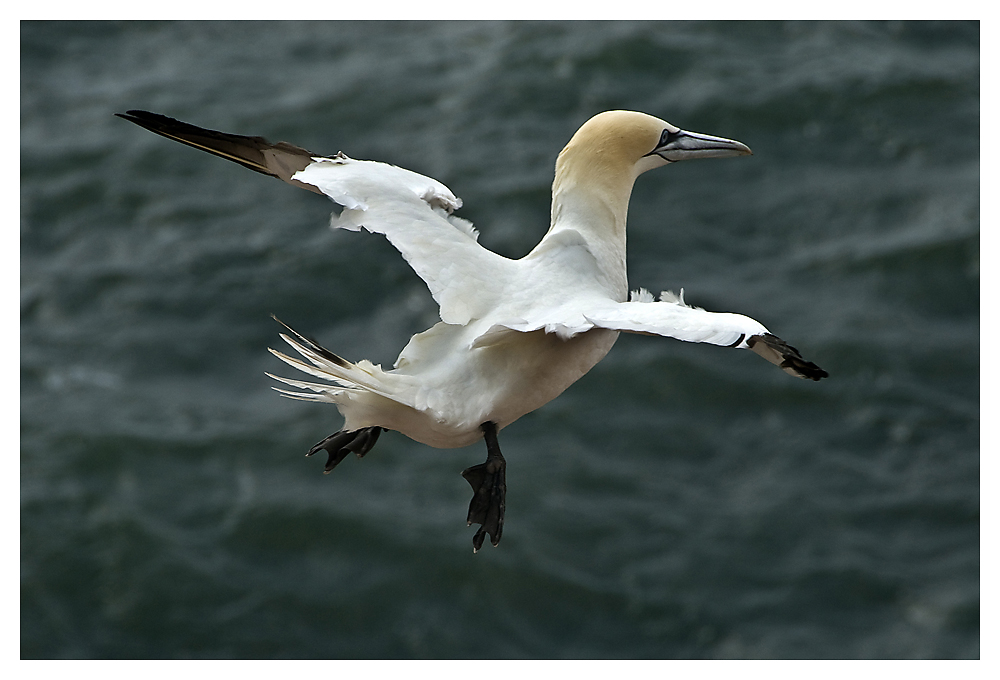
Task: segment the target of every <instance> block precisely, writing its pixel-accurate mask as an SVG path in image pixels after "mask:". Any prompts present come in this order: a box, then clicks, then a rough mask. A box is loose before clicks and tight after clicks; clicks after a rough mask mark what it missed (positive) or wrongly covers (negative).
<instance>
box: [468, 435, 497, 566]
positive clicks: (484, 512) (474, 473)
mask: <svg viewBox="0 0 1000 680" xmlns="http://www.w3.org/2000/svg"><path fill="white" fill-rule="evenodd" d="M482 427H483V434H484V435H485V438H486V462H485V463H480V464H479V465H473V466H472V467H470V468H466V469H465V470H463V471H462V476H463V477H465V480H466V481H467V482H469V484H470V485H471V486H472V491H473V496H472V502H471V503H469V517H468V520H469V525H472V523H473V522H475V523H476V524H480V525H482V526H480V527H479V530H478V531H477V532H476V535H475V536H473V537H472V548H473V551H474V552H479V549H480V548H481V547H483V539H484V538H485V537H486V534H487V533H488V534H489V535H490V543H492V544H493V547H496V546H497V544H499V543H500V536H501V534H503V511H504V500H505V498H506V495H507V475H506V473H507V461H505V460H504V457H503V454H501V453H500V443H499V442H498V441H497V426H496V425H495V424H494V423H492V422H486V423H483V426H482Z"/></svg>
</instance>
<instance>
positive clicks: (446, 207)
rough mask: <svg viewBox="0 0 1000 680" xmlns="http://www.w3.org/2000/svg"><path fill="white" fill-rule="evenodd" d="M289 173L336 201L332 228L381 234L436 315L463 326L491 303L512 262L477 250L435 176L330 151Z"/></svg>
mask: <svg viewBox="0 0 1000 680" xmlns="http://www.w3.org/2000/svg"><path fill="white" fill-rule="evenodd" d="M313 160H314V161H315V162H313V163H312V164H311V165H309V166H308V167H306V168H305V169H304V170H302V171H300V172H298V173H296V174H295V175H293V179H295V180H297V181H300V182H304V183H307V184H311V185H313V186H315V187H317V188H319V189H320V191H322V193H324V194H326V195H327V196H329V197H330V198H331V199H332V200H333V201H334V202H335V203H337V204H339V205H341V206H343V210H341V212H340V215H339V216H338V215H335V216H334V217H332V218H331V219H330V226H331V227H334V228H338V229H349V230H354V231H356V230H358V229H359V228H361V227H364V228H365V229H366V230H368V231H370V232H373V233H376V234H382V235H384V236H385V237H386V238H387V239H389V242H390V243H391V244H392V245H393V246H394V247H395V248H396V250H398V251H399V252H400V254H402V256H403V259H405V260H406V261H407V263H408V264H409V265H410V267H412V268H413V271H415V272H416V273H417V275H418V276H419V277H420V278H421V279H423V280H424V283H426V284H427V287H428V288H429V289H430V291H431V295H432V296H433V297H434V299H435V300H436V301H437V303H438V305H439V306H440V308H441V320H442V321H444V322H446V323H451V324H459V325H463V324H466V323H468V322H469V321H470V320H471V319H475V318H479V317H482V316H484V315H485V314H486V313H488V312H489V311H490V310H491V309H492V308H493V307H494V306H495V304H496V302H497V301H496V300H495V299H494V297H493V296H491V294H490V293H491V291H493V292H494V294H498V293H496V291H497V290H498V287H497V286H496V282H497V281H498V280H505V279H506V278H507V277H508V276H509V272H510V271H511V268H512V267H513V266H514V265H513V261H512V260H508V259H507V258H505V257H502V256H500V255H497V254H496V253H494V252H491V251H489V250H487V249H485V248H483V247H482V246H481V245H479V243H478V242H477V241H476V238H477V236H478V234H477V232H476V230H475V229H474V228H473V227H472V223H471V222H469V221H467V220H463V219H461V218H459V217H455V216H453V215H451V212H452V211H453V210H455V209H457V208H459V207H461V205H462V201H461V199H459V198H458V197H456V196H455V195H454V194H453V193H452V192H451V190H449V189H448V187H446V186H445V185H443V184H441V182H438V181H437V180H434V179H431V178H430V177H425V176H423V175H420V174H417V173H415V172H412V171H410V170H404V169H403V168H399V167H396V166H394V165H388V164H386V163H378V162H375V161H360V160H355V159H353V158H348V157H347V156H344V155H343V154H338V155H337V156H336V157H334V158H314V159H313Z"/></svg>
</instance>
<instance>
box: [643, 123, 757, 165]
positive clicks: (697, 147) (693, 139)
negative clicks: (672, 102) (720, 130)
mask: <svg viewBox="0 0 1000 680" xmlns="http://www.w3.org/2000/svg"><path fill="white" fill-rule="evenodd" d="M752 153H753V152H752V151H751V150H750V147H748V146H747V145H746V144H744V143H742V142H737V141H736V140H735V139H726V138H725V137H713V136H712V135H703V134H701V133H700V132H688V131H687V130H677V131H676V132H670V131H669V130H664V131H663V135H662V136H661V137H660V143H659V144H657V146H656V148H655V149H653V150H652V151H650V152H649V153H648V154H647V155H648V156H652V155H653V154H656V155H657V156H659V157H660V158H662V159H663V160H665V161H669V162H671V163H674V162H676V161H686V160H691V159H692V158H728V157H730V156H748V155H750V154H752Z"/></svg>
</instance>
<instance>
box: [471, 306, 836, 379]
mask: <svg viewBox="0 0 1000 680" xmlns="http://www.w3.org/2000/svg"><path fill="white" fill-rule="evenodd" d="M581 302H582V304H581ZM581 302H570V303H567V304H566V305H565V306H563V307H559V308H555V309H550V310H538V312H536V314H534V315H531V318H528V319H523V320H518V321H515V322H511V323H505V324H502V327H500V326H498V327H494V329H492V330H491V332H490V333H487V334H485V335H484V336H483V337H482V338H481V339H479V340H477V342H479V343H481V344H482V343H484V342H485V341H486V340H488V339H489V338H490V337H491V335H493V334H496V333H500V332H502V330H503V328H509V329H511V330H518V331H532V330H538V329H542V328H544V329H545V330H546V331H548V332H554V333H558V334H559V335H560V336H563V337H571V336H573V335H576V334H577V333H584V332H586V331H588V330H590V329H592V328H605V329H608V330H614V331H623V332H626V333H641V334H645V335H660V336H664V337H668V338H676V339H677V340H683V341H684V342H705V343H708V344H711V345H720V346H722V347H737V348H740V349H749V350H752V351H753V352H754V353H755V354H759V355H760V356H762V357H764V358H765V359H767V360H768V361H770V362H771V363H772V364H774V365H776V366H778V367H780V368H781V369H782V370H784V371H785V372H786V373H788V374H789V375H794V376H795V377H797V378H806V379H810V380H819V379H821V378H825V377H827V376H828V375H829V374H828V373H827V372H826V371H824V370H823V369H822V368H820V367H819V366H817V365H816V364H814V363H812V362H811V361H806V360H805V359H803V358H802V355H801V354H799V352H798V350H797V349H795V348H794V347H792V346H791V345H789V344H788V343H786V342H785V341H784V340H782V339H781V338H778V337H777V336H775V335H773V334H772V333H770V332H769V331H768V330H767V328H765V327H764V325H763V324H761V323H760V322H759V321H755V320H754V319H751V318H750V317H748V316H743V315H742V314H730V313H725V312H707V311H705V310H704V309H701V308H698V307H692V306H690V305H687V304H685V303H684V299H683V291H681V295H680V296H677V295H674V294H673V293H671V292H669V291H667V292H664V293H661V294H660V300H659V301H656V302H654V300H653V296H652V295H650V294H649V292H647V291H645V290H639V291H634V292H633V293H632V297H631V300H630V301H629V302H615V301H613V300H610V299H606V298H604V299H601V298H590V299H587V300H585V301H581Z"/></svg>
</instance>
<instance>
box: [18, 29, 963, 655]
mask: <svg viewBox="0 0 1000 680" xmlns="http://www.w3.org/2000/svg"><path fill="white" fill-rule="evenodd" d="M979 78H980V66H979V26H978V24H975V23H973V24H963V23H945V24H895V23H893V24H856V23H851V24H824V23H820V24H814V23H793V24H774V23H767V24H742V23H708V24H687V23H676V22H672V23H655V22H641V23H623V24H618V23H615V24H592V23H573V24H537V23H530V24H529V23H503V24H498V23H487V24H475V23H473V24H466V23H437V22H436V23H428V24H381V23H365V24H299V23H280V24H258V23H239V24H230V23H213V24H155V23H154V24H129V23H124V24H89V23H74V24H48V23H23V24H22V25H21V93H20V94H21V100H20V101H21V230H20V258H21V355H20V360H21V655H22V657H26V658H39V657H41V658H53V657H96V658H119V657H147V658H148V657H154V658H160V657H168V658H169V657H242V658H247V657H329V658H372V657H402V658H408V657H436V658H454V657H458V658H473V657H484V656H485V657H514V658H564V657H595V658H622V657H634V658H703V657H737V658H744V657H767V658H786V657H793V658H814V657H818V658H916V657H937V658H956V657H958V658H969V657H978V656H979V654H980V643H979V578H980V570H979V540H980V519H979V448H980V447H979V366H980V363H979V305H980V297H979V214H980V213H979V205H980V201H979V121H980V103H979ZM130 108H139V109H148V110H152V111H158V112H162V113H166V114H168V115H171V116H174V117H177V118H180V119H182V120H188V121H190V122H193V123H195V124H198V125H203V126H206V127H211V128H215V129H221V130H227V131H231V132H239V133H244V134H258V135H264V136H266V137H268V138H270V139H272V140H278V139H283V140H288V141H291V142H293V143H296V144H299V145H302V146H305V147H307V148H309V149H312V150H314V151H316V152H320V153H333V152H336V151H337V150H338V149H342V150H343V151H344V152H345V153H348V154H349V155H351V156H353V157H355V158H372V159H377V160H384V161H389V162H392V163H395V164H398V165H401V166H404V167H408V168H411V169H413V170H416V171H418V172H421V173H424V174H427V175H430V176H433V177H436V178H438V179H440V180H442V181H443V182H445V183H446V184H447V185H449V186H450V187H451V188H452V189H453V190H454V191H455V192H456V193H457V194H458V195H459V196H461V197H462V198H463V199H464V200H465V204H466V207H465V208H463V209H462V210H461V211H460V214H461V215H462V216H464V217H466V218H467V219H471V220H472V221H473V222H475V223H476V225H477V227H478V228H479V229H480V231H481V237H480V242H481V243H483V244H484V245H486V246H487V247H489V248H492V249H494V250H496V251H498V252H500V253H502V254H504V255H507V256H511V257H520V256H521V255H523V254H525V253H526V252H528V250H529V249H530V248H531V247H532V246H533V245H534V244H535V243H536V242H537V241H538V239H539V238H541V236H542V234H543V233H544V232H545V229H546V227H547V223H548V209H549V184H550V182H551V173H552V165H553V163H554V160H555V156H556V154H557V153H558V151H559V149H560V148H561V147H562V145H563V144H564V143H565V142H566V141H567V140H568V139H569V137H570V136H571V135H572V133H573V132H574V131H575V130H576V128H577V127H578V126H579V125H580V124H581V123H582V122H583V121H585V120H586V119H587V118H589V117H590V116H591V115H593V114H594V113H596V112H598V111H601V110H604V109H611V108H629V109H637V110H641V111H646V112H648V113H651V114H654V115H657V116H659V117H661V118H665V119H666V120H669V121H671V122H673V123H675V124H677V125H680V126H681V127H684V128H687V129H691V130H695V131H700V132H706V133H710V134H717V135H722V136H725V137H731V138H735V139H739V140H740V141H743V142H745V143H746V144H748V145H749V146H750V147H751V148H752V149H753V150H754V154H755V155H754V156H751V157H747V158H739V159H726V160H712V161H702V162H698V163H687V164H684V163H682V164H678V165H675V166H671V167H668V168H664V169H662V170H658V171H655V172H652V173H649V174H647V175H644V176H643V177H642V178H641V179H640V180H639V181H638V183H637V186H636V190H635V193H634V194H633V199H632V205H631V213H630V218H629V249H630V250H629V253H630V255H629V268H630V282H631V284H632V286H633V287H639V286H644V287H647V288H649V289H651V290H653V291H660V290H663V289H673V290H678V289H679V288H681V287H684V289H685V293H686V297H687V300H688V301H689V302H691V303H692V304H695V305H698V306H702V307H705V308H708V309H710V310H715V311H735V312H741V313H744V314H748V315H750V316H753V317H755V318H757V319H759V320H760V321H761V322H763V323H764V324H765V325H767V326H768V327H769V328H770V329H771V330H772V331H773V332H775V333H777V334H779V335H780V336H782V337H783V338H785V339H786V340H788V341H789V342H790V343H792V344H793V345H795V346H797V347H799V349H801V350H802V352H803V353H804V354H805V355H806V357H807V358H809V359H811V360H813V361H815V362H817V363H818V364H820V365H821V366H823V367H824V368H825V369H827V370H828V371H829V372H830V374H831V377H830V379H829V380H826V381H823V382H821V383H812V382H806V381H801V380H795V379H793V378H791V377H789V376H787V375H785V374H784V373H782V372H781V371H778V370H776V369H775V368H774V367H773V366H771V365H770V364H767V363H766V362H764V361H762V360H760V359H759V358H758V357H756V356H754V355H753V354H751V353H749V352H738V351H735V350H725V349H721V348H717V347H711V346H696V345H688V344H684V343H680V342H676V341H671V340H666V339H656V338H649V337H640V336H623V337H622V338H621V339H620V340H619V341H618V344H617V345H616V347H615V348H614V350H612V352H611V354H610V355H609V356H608V358H607V359H605V360H604V362H602V363H601V364H599V365H598V366H597V367H596V368H595V369H594V370H593V371H591V373H590V374H588V375H587V376H586V377H585V378H583V379H582V380H581V381H580V382H579V383H577V384H576V385H574V386H573V387H572V388H570V389H569V390H568V391H567V392H566V393H565V394H564V395H563V396H562V397H560V398H559V399H557V400H556V401H554V402H553V403H551V404H549V405H548V406H546V407H544V408H543V409H541V410H539V411H537V412H535V413H533V414H530V415H528V416H526V417H524V418H523V419H521V420H520V421H518V422H517V423H515V424H514V425H512V426H511V427H509V428H507V429H505V430H504V431H503V433H502V440H501V441H502V444H503V447H504V452H505V454H506V456H507V460H508V463H509V467H508V484H509V492H508V497H507V521H506V525H505V531H504V537H503V542H502V543H501V545H500V547H499V548H498V549H493V548H489V547H487V549H484V550H483V551H481V552H480V553H479V554H478V555H473V553H472V550H471V544H470V541H471V536H472V533H473V531H474V530H473V529H470V528H467V527H466V526H465V521H464V519H465V513H466V510H467V507H468V501H469V498H470V495H471V494H470V491H469V488H468V485H467V484H466V482H465V481H464V480H463V479H462V478H461V477H460V476H459V474H458V473H459V471H460V470H462V469H463V468H464V467H466V466H468V465H471V464H474V463H478V462H480V461H481V460H482V458H483V455H484V452H483V447H482V446H476V447H469V448H467V449H460V450H454V451H438V450H434V449H429V448H427V447H424V446H421V445H419V444H415V443H413V442H411V441H409V440H407V439H405V438H404V437H402V436H401V435H398V434H395V433H388V434H386V435H383V437H382V439H381V440H380V441H379V444H378V446H377V448H376V449H375V450H374V451H373V452H372V453H371V454H369V455H368V456H367V457H366V458H365V459H364V460H361V461H358V460H355V459H353V458H352V459H349V460H347V461H345V462H344V464H342V465H341V466H340V467H338V468H337V469H336V470H335V472H334V474H331V475H329V476H323V475H322V474H320V472H321V469H322V461H320V460H315V459H305V458H303V457H302V454H303V453H304V452H305V450H306V449H307V448H308V447H309V446H310V445H311V444H313V443H314V442H315V441H317V440H319V439H321V438H322V437H324V436H325V435H327V434H329V433H330V432H332V431H334V430H336V429H337V428H338V427H339V425H340V423H341V420H340V417H339V415H338V414H337V413H336V411H335V410H334V409H333V408H332V407H325V406H322V405H313V404H306V403H301V402H291V401H286V400H282V399H280V398H279V397H278V396H277V394H276V393H274V392H273V391H271V389H270V386H271V383H270V381H269V380H268V379H267V378H266V377H265V376H264V375H263V373H264V371H268V370H269V371H279V372H280V370H281V364H279V363H278V361H277V360H276V359H274V358H273V357H271V356H270V355H269V354H268V353H267V352H266V347H267V346H269V345H270V346H274V347H278V346H279V344H280V340H279V339H278V338H277V331H278V328H277V327H276V324H275V323H274V322H273V321H272V320H271V319H270V318H269V314H271V313H272V312H273V313H275V314H277V315H278V316H279V317H281V318H282V319H283V320H285V321H287V322H288V323H290V324H291V325H292V326H294V327H296V328H297V329H298V330H300V331H302V332H304V333H307V334H309V335H312V336H315V337H316V338H318V339H319V340H320V341H322V342H323V344H324V345H326V346H328V347H330V348H331V349H333V350H335V351H336V352H338V353H339V354H342V355H343V356H345V357H347V358H349V359H354V360H356V359H360V358H369V359H372V360H374V361H376V362H381V363H383V364H391V363H392V361H393V359H394V358H395V356H396V354H397V353H398V351H399V349H400V348H401V347H402V346H403V344H404V343H405V342H406V340H407V339H408V338H409V336H410V335H411V334H412V333H414V332H417V331H419V330H423V329H424V328H426V327H428V326H429V325H431V324H432V323H433V322H434V321H435V320H436V307H435V306H434V303H433V301H432V300H431V298H430V295H429V294H428V293H427V291H426V289H425V288H424V286H423V284H422V282H421V281H420V280H419V279H418V278H417V277H416V276H415V275H414V274H413V273H412V272H411V271H410V270H409V268H408V267H407V266H406V265H405V263H404V262H403V261H402V259H401V258H400V257H399V256H398V254H397V253H396V252H395V251H394V250H393V249H392V248H391V247H390V246H389V245H388V244H387V243H386V242H385V241H384V240H383V239H381V238H380V237H375V236H370V235H363V234H351V233H346V232H341V233H334V232H331V231H330V230H329V229H326V228H325V224H326V220H327V216H328V214H329V211H330V209H331V207H332V206H331V204H329V203H328V202H327V201H325V200H324V199H322V198H321V197H317V196H315V195H312V194H309V193H307V192H303V191H296V190H295V189H293V188H291V187H288V186H287V185H284V184H282V183H280V182H277V181H274V180H271V179H269V178H266V177H264V176H260V175H255V174H253V173H250V172H247V171H246V170H244V169H242V168H240V167H238V166H236V165H233V164H228V163H225V162H224V161H222V160H219V159H216V158H212V157H210V156H208V155H206V154H201V153H198V152H197V151H194V150H192V149H189V148H185V147H183V146H181V145H178V144H174V143H171V142H169V141H167V140H164V139H162V138H159V137H156V136H154V135H151V134H149V133H147V132H145V131H143V130H141V129H139V128H137V127H135V126H132V125H130V124H128V123H126V122H124V121H122V120H120V119H117V118H114V117H113V116H112V114H113V113H114V112H117V111H124V110H126V109H130Z"/></svg>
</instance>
